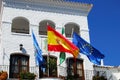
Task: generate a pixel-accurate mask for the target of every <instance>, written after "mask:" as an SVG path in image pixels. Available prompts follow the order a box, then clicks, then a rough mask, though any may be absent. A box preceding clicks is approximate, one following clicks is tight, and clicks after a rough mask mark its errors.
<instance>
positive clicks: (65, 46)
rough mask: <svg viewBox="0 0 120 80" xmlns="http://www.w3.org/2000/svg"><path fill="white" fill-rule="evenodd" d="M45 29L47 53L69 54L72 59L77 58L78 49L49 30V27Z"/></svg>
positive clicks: (55, 32)
mask: <svg viewBox="0 0 120 80" xmlns="http://www.w3.org/2000/svg"><path fill="white" fill-rule="evenodd" d="M47 27H48V31H47V35H48V51H57V52H68V53H71V54H72V55H73V56H74V58H76V57H78V54H79V49H78V48H77V47H76V46H75V45H74V44H73V43H72V42H70V41H69V40H67V39H66V38H65V37H64V36H63V35H62V34H60V33H58V32H57V31H55V30H54V29H53V28H51V26H50V25H48V26H47Z"/></svg>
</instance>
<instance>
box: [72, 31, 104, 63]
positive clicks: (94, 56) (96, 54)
mask: <svg viewBox="0 0 120 80" xmlns="http://www.w3.org/2000/svg"><path fill="white" fill-rule="evenodd" d="M72 42H73V43H74V44H75V45H76V46H77V47H78V48H79V51H80V52H81V53H82V54H84V55H86V56H87V57H88V59H89V60H90V61H91V62H93V63H94V64H98V65H100V64H101V59H103V58H104V55H103V54H102V53H101V52H100V51H98V50H97V49H95V48H94V47H93V46H92V45H90V44H89V43H88V42H87V41H85V40H84V39H82V38H81V37H80V36H79V35H78V34H77V33H75V32H74V33H73V40H72Z"/></svg>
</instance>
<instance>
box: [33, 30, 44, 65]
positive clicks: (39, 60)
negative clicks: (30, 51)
mask: <svg viewBox="0 0 120 80" xmlns="http://www.w3.org/2000/svg"><path fill="white" fill-rule="evenodd" d="M32 38H33V45H34V48H35V59H36V65H39V66H40V65H42V64H43V62H44V59H43V56H42V51H41V49H40V47H39V45H38V42H37V40H36V37H35V35H34V33H33V31H32Z"/></svg>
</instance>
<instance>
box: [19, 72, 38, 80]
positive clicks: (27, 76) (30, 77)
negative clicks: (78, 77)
mask: <svg viewBox="0 0 120 80" xmlns="http://www.w3.org/2000/svg"><path fill="white" fill-rule="evenodd" d="M35 77H36V75H35V74H34V73H30V72H21V73H20V80H24V79H25V80H26V79H27V80H35Z"/></svg>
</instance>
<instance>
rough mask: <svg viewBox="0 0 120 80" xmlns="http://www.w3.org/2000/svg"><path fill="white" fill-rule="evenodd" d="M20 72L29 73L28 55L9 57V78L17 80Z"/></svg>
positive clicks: (21, 54) (13, 54)
mask: <svg viewBox="0 0 120 80" xmlns="http://www.w3.org/2000/svg"><path fill="white" fill-rule="evenodd" d="M20 72H29V55H28V54H23V53H12V54H11V55H10V72H9V74H10V75H9V76H10V78H19V76H20Z"/></svg>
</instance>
